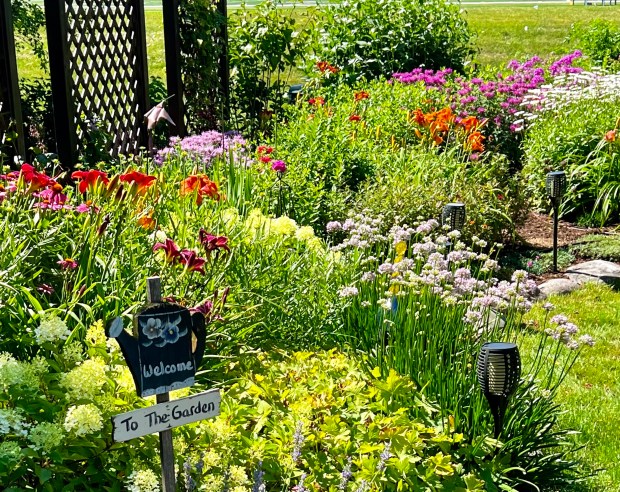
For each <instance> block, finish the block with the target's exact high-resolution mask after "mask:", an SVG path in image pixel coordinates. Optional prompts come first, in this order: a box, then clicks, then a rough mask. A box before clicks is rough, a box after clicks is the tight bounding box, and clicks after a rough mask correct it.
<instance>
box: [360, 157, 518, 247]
mask: <svg viewBox="0 0 620 492" xmlns="http://www.w3.org/2000/svg"><path fill="white" fill-rule="evenodd" d="M453 201H460V202H463V203H465V206H466V213H467V220H466V227H465V229H464V233H465V234H466V235H467V236H471V235H478V236H479V237H481V238H484V239H486V240H488V241H504V240H511V239H512V238H513V237H514V234H515V228H516V226H517V225H518V224H519V223H520V222H521V221H522V220H523V218H524V212H525V211H526V210H527V207H526V206H525V205H524V203H523V197H522V196H521V194H520V193H519V190H518V187H517V183H516V180H515V179H512V178H511V177H510V176H509V172H508V162H507V161H506V160H505V159H503V158H502V157H501V156H493V155H487V157H480V158H479V160H477V161H462V160H461V159H459V157H458V155H457V156H455V155H454V152H445V153H441V154H436V153H433V152H429V153H424V152H417V153H413V154H412V155H407V156H406V155H404V154H401V155H399V156H397V157H396V158H395V159H394V161H393V162H392V165H391V166H390V167H386V168H384V169H382V170H380V171H379V172H378V174H377V176H376V177H375V179H373V180H372V181H369V182H368V183H367V184H366V185H365V186H364V188H363V189H362V190H361V191H360V193H359V195H358V196H357V197H356V202H355V203H356V205H355V210H356V211H357V212H363V213H366V214H370V215H372V216H373V217H378V216H381V217H382V218H383V223H384V227H385V230H388V229H389V228H390V227H392V226H393V225H398V224H403V223H407V224H413V223H414V222H415V221H416V220H420V217H436V218H438V219H439V217H441V211H442V209H443V206H444V205H445V204H446V203H450V202H453Z"/></svg>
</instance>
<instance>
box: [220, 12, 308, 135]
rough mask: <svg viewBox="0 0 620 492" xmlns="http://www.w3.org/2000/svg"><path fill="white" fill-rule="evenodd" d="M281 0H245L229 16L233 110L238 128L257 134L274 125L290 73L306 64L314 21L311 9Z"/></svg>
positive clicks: (236, 127) (234, 120)
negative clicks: (251, 3)
mask: <svg viewBox="0 0 620 492" xmlns="http://www.w3.org/2000/svg"><path fill="white" fill-rule="evenodd" d="M280 3H281V2H280V0H264V1H262V2H261V3H259V4H258V5H256V7H255V8H252V9H248V8H246V6H245V3H244V4H242V6H241V8H240V9H236V10H234V11H233V13H232V15H231V17H230V44H229V56H230V69H231V78H230V87H231V111H232V117H233V122H234V125H235V129H236V130H244V131H245V132H246V133H247V134H249V135H250V136H252V137H256V136H258V133H259V132H269V131H270V130H271V123H272V121H271V120H272V115H274V114H275V115H278V114H279V113H280V109H281V106H282V104H283V103H284V92H285V87H287V79H288V78H289V77H290V72H291V70H293V69H294V68H295V67H296V66H297V65H298V64H300V63H303V61H304V60H305V57H306V50H307V45H308V40H309V36H310V32H311V29H312V25H311V23H310V20H309V19H310V16H311V10H307V9H305V11H304V13H302V14H298V11H297V10H295V9H290V8H287V9H282V8H279V4H280Z"/></svg>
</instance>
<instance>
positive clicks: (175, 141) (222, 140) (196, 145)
mask: <svg viewBox="0 0 620 492" xmlns="http://www.w3.org/2000/svg"><path fill="white" fill-rule="evenodd" d="M245 145H246V142H245V140H244V139H243V138H242V137H241V135H239V134H238V133H236V132H225V133H220V132H217V131H214V130H211V131H207V132H203V133H201V134H199V135H191V136H189V137H185V138H183V139H179V138H171V139H170V142H169V146H168V147H166V148H164V149H162V150H160V151H158V153H157V156H156V157H155V161H156V162H157V163H161V164H162V165H163V163H164V162H165V161H166V160H167V159H168V158H171V157H176V156H179V155H186V156H188V157H190V158H191V159H195V160H197V161H199V162H201V163H202V164H204V165H205V166H209V165H210V164H211V161H212V160H213V159H214V158H216V157H220V156H223V155H226V154H228V152H229V151H231V150H239V151H241V152H244V151H245Z"/></svg>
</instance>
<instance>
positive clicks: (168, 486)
mask: <svg viewBox="0 0 620 492" xmlns="http://www.w3.org/2000/svg"><path fill="white" fill-rule="evenodd" d="M146 297H147V301H148V302H149V304H156V303H158V302H161V280H160V278H159V277H149V278H148V279H147V280H146ZM169 401H170V393H162V394H161V395H157V403H166V402H169ZM159 456H160V458H161V471H162V490H163V492H175V491H176V474H175V471H174V448H173V446H172V430H171V429H170V430H165V431H162V432H160V433H159Z"/></svg>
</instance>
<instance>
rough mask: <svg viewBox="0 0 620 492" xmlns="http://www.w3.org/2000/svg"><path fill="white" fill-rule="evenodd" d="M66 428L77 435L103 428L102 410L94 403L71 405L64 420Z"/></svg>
mask: <svg viewBox="0 0 620 492" xmlns="http://www.w3.org/2000/svg"><path fill="white" fill-rule="evenodd" d="M64 426H65V430H66V431H67V432H73V433H75V435H77V436H84V435H86V434H92V433H94V432H98V431H100V430H101V429H103V420H102V418H101V412H100V411H99V409H98V408H97V407H96V406H95V405H92V404H90V403H89V404H87V405H77V406H75V405H74V406H72V407H69V410H67V416H66V417H65V422H64Z"/></svg>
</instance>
